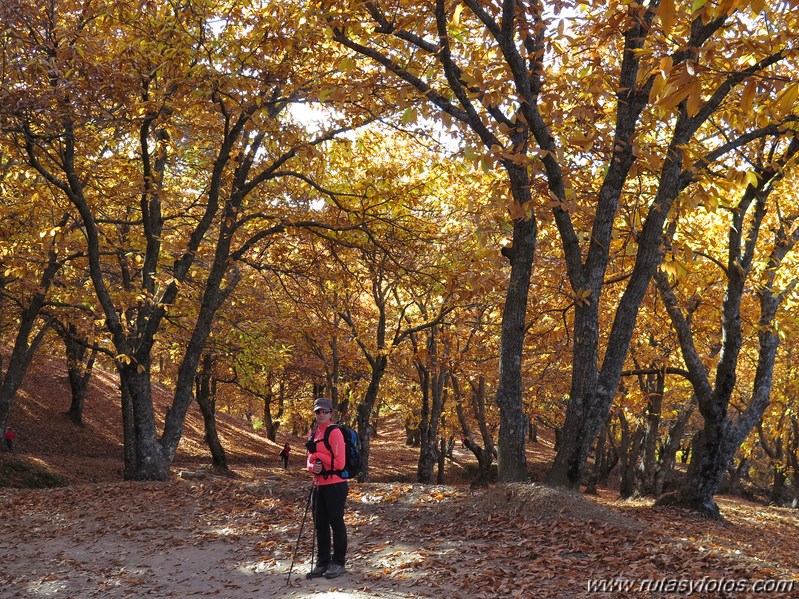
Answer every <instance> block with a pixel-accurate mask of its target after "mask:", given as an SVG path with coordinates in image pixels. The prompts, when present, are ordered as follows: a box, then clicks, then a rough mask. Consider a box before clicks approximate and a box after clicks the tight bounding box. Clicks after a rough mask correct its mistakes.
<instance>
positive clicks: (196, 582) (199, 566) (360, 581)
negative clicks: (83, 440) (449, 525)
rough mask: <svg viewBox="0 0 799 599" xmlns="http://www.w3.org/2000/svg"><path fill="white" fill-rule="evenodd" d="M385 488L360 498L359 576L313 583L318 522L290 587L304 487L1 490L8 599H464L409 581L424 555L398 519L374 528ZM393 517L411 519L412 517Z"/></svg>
mask: <svg viewBox="0 0 799 599" xmlns="http://www.w3.org/2000/svg"><path fill="white" fill-rule="evenodd" d="M367 487H369V488H368V489H367ZM379 487H381V488H377V487H372V486H368V485H363V486H361V487H359V488H358V489H357V490H356V491H355V492H353V494H352V495H351V502H350V503H351V509H350V514H349V516H348V519H349V530H350V543H351V547H352V551H351V553H350V562H349V564H348V567H349V573H348V574H347V575H345V576H343V577H341V578H339V579H336V580H335V581H329V580H325V579H317V580H306V579H305V578H304V574H305V572H307V570H308V569H309V558H310V552H311V534H312V527H311V523H310V518H309V519H308V520H307V521H306V523H305V528H304V534H303V539H301V543H300V550H299V556H298V559H297V562H296V563H295V566H294V568H293V572H292V579H291V584H290V586H287V584H286V583H287V578H288V572H289V568H290V565H291V559H292V555H293V552H294V548H295V546H296V545H295V544H296V540H297V535H298V532H299V524H300V521H301V519H302V514H303V508H304V505H305V501H306V499H307V490H308V488H307V486H306V485H303V484H301V483H300V482H299V481H292V480H289V481H275V480H264V481H251V482H241V481H239V482H229V481H224V480H192V481H184V480H176V481H175V482H172V483H169V484H168V485H161V484H146V483H145V484H143V483H138V484H137V483H118V484H117V483H115V484H100V485H78V486H72V487H67V488H61V489H49V490H18V489H5V490H2V491H0V503H2V505H3V510H2V511H3V517H2V522H0V555H3V556H4V559H3V560H2V562H0V588H2V593H0V594H1V595H2V596H3V597H7V598H16V597H20V598H22V597H25V598H28V597H37V596H41V597H47V596H57V597H75V598H83V597H86V598H89V597H144V596H152V597H286V598H293V597H313V596H325V597H339V596H340V597H354V598H367V597H375V598H376V597H387V598H389V599H391V598H397V599H399V598H404V597H426V596H433V595H437V594H440V593H441V591H442V590H444V591H446V592H447V595H448V596H450V597H457V596H459V595H458V591H457V589H449V588H447V587H446V586H444V587H443V588H442V584H441V581H436V584H435V586H434V587H426V586H425V585H426V584H427V583H426V582H425V580H426V576H420V577H418V578H417V577H415V576H406V575H405V574H407V573H409V571H410V569H409V568H408V567H407V564H408V563H410V562H411V561H412V560H414V559H415V558H414V556H415V550H416V549H417V548H414V547H409V546H404V545H401V544H395V543H394V542H392V540H391V537H395V538H397V537H396V535H397V533H398V532H399V531H397V530H396V529H393V527H392V522H391V520H392V519H388V520H385V521H383V522H382V523H381V524H379V525H376V526H371V525H370V523H371V522H372V521H373V520H376V519H379V518H381V516H380V513H379V512H380V511H382V510H380V509H379V505H380V503H381V501H382V500H383V498H385V497H386V496H390V495H391V487H390V486H386V485H380V486H379ZM389 500H393V498H390V499H389ZM392 512H394V513H395V514H396V515H399V516H400V518H401V515H402V513H403V509H402V507H399V508H398V509H396V510H392ZM406 512H407V510H406ZM393 524H397V522H394V523H393ZM376 532H377V533H378V534H375V533H376ZM386 535H388V537H387V536H386ZM398 573H399V574H400V575H398Z"/></svg>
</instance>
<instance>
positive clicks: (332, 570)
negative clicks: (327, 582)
mask: <svg viewBox="0 0 799 599" xmlns="http://www.w3.org/2000/svg"><path fill="white" fill-rule="evenodd" d="M346 572H347V571H346V570H345V569H344V566H342V565H341V564H330V566H328V568H327V572H325V578H335V577H336V576H341V575H342V574H345V573H346Z"/></svg>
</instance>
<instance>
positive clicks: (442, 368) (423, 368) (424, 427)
mask: <svg viewBox="0 0 799 599" xmlns="http://www.w3.org/2000/svg"><path fill="white" fill-rule="evenodd" d="M437 336H438V327H431V328H430V329H428V331H427V344H426V349H427V351H426V352H424V355H425V356H426V361H424V362H423V361H422V360H421V359H417V360H415V366H416V372H417V375H418V378H419V386H420V388H421V390H422V411H421V414H420V424H419V433H420V435H419V437H420V450H419V465H418V468H417V480H418V481H419V482H420V483H422V484H432V483H433V470H434V468H435V466H436V464H439V463H440V460H441V459H443V457H444V456H443V455H442V454H441V449H440V447H439V448H437V447H436V445H437V444H438V430H439V423H440V422H441V415H442V413H443V411H444V402H445V398H446V394H445V388H444V382H445V381H446V379H447V377H448V376H449V374H448V371H447V367H446V365H445V364H444V363H442V361H441V359H440V358H441V356H440V355H439V349H440V348H439V343H438V339H437ZM411 340H412V342H413V344H414V348H416V340H415V336H414V335H412V336H411ZM443 349H445V348H443ZM415 353H416V354H417V355H418V354H419V352H418V351H417V352H415ZM445 449H446V447H445Z"/></svg>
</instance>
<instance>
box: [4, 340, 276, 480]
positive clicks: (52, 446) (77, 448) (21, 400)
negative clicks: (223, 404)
mask: <svg viewBox="0 0 799 599" xmlns="http://www.w3.org/2000/svg"><path fill="white" fill-rule="evenodd" d="M153 394H154V402H155V405H156V410H157V411H158V413H159V415H163V414H164V413H165V412H166V409H167V408H168V407H169V403H170V402H171V394H170V391H169V389H167V388H165V387H163V386H161V385H155V386H154V388H153ZM69 405H70V389H69V381H68V380H67V376H66V370H65V368H64V363H63V361H62V360H59V359H56V358H50V357H46V356H43V357H40V358H38V359H37V360H36V361H35V362H34V364H32V366H31V368H30V370H29V372H28V375H27V376H26V377H25V380H24V382H23V384H22V388H21V389H20V390H19V392H18V394H17V398H16V400H15V402H14V404H13V405H12V408H11V415H10V417H9V420H8V425H9V426H10V427H11V428H12V429H13V430H14V431H15V432H16V434H17V441H16V452H15V453H16V455H17V456H18V457H20V456H25V457H27V458H29V459H31V460H33V461H34V462H35V463H38V464H40V465H41V466H43V467H45V468H47V469H49V470H50V471H52V472H53V473H54V474H57V475H58V476H60V477H62V478H63V479H64V481H65V482H67V483H70V484H72V483H83V482H111V481H119V480H121V478H122V423H121V419H122V416H121V411H120V410H121V409H120V404H119V386H118V382H117V379H116V377H115V376H114V375H113V374H112V373H109V372H108V371H105V370H102V369H99V368H96V369H95V370H94V372H93V374H92V378H91V382H90V385H89V392H88V395H87V398H86V403H85V409H84V417H83V421H84V425H83V426H82V427H81V426H76V425H75V424H74V423H73V422H71V421H70V420H69V419H68V418H67V417H66V415H65V413H66V411H67V410H68V409H69ZM218 427H219V434H220V437H221V439H222V443H223V445H224V446H225V450H226V452H227V454H228V460H229V462H230V463H231V465H232V467H234V469H235V466H236V465H240V466H242V467H251V466H254V465H258V464H263V463H266V462H271V464H270V465H272V466H274V465H276V464H277V460H276V459H275V458H274V457H273V456H276V455H277V452H278V451H279V449H278V444H277V443H272V442H271V441H269V440H268V439H266V437H265V436H264V435H262V434H258V433H256V432H254V431H252V430H251V428H250V426H249V425H248V423H247V422H246V421H245V420H242V419H240V418H236V417H233V416H230V415H227V414H223V413H220V414H218ZM203 435H204V430H203V419H202V414H201V413H200V410H199V408H198V407H197V405H196V404H192V406H191V407H190V408H189V412H188V416H187V418H186V422H185V428H184V434H183V438H182V440H181V442H180V445H179V447H178V455H177V456H176V459H175V462H174V467H175V469H176V470H177V469H180V468H198V467H202V466H204V465H206V464H209V463H210V454H209V452H208V449H207V447H206V445H205V442H204V440H203ZM280 440H281V441H282V439H280ZM0 455H2V454H0Z"/></svg>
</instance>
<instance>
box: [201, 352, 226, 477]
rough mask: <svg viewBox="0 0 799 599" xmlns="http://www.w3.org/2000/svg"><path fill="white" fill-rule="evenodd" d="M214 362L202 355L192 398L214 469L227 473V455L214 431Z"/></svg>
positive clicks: (208, 356) (217, 434)
mask: <svg viewBox="0 0 799 599" xmlns="http://www.w3.org/2000/svg"><path fill="white" fill-rule="evenodd" d="M213 363H214V360H213V358H212V357H211V356H210V355H209V354H205V355H203V359H202V367H201V369H200V371H199V372H198V373H197V376H196V379H195V392H194V396H195V399H196V400H197V405H198V406H199V407H200V412H201V413H202V415H203V424H204V427H205V443H206V445H208V449H209V450H210V451H211V462H212V464H213V466H214V468H218V469H220V470H224V471H227V470H228V463H227V455H226V454H225V448H224V447H223V446H222V442H221V441H220V440H219V433H218V432H217V429H216V381H215V380H214V378H213Z"/></svg>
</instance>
